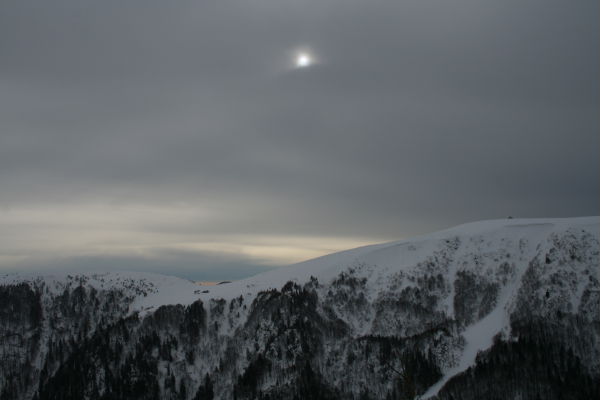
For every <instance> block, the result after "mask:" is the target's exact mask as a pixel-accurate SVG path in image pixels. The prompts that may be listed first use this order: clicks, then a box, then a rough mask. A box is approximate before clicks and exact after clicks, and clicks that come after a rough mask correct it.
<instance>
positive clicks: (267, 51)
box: [0, 0, 600, 240]
mask: <svg viewBox="0 0 600 400" xmlns="http://www.w3.org/2000/svg"><path fill="white" fill-rule="evenodd" d="M599 11H600V10H599V5H598V3H597V2H596V1H588V0H581V1H577V2H564V1H559V0H551V1H541V0H526V1H516V0H509V1H503V2H482V1H474V0H460V1H455V2H447V1H441V0H439V1H438V0H436V1H421V0H419V1H416V0H410V1H376V2H371V1H370V2H366V1H354V0H353V1H348V0H345V1H341V0H328V1H318V2H317V1H308V2H302V3H299V2H292V1H268V0H255V1H218V2H212V1H191V0H186V1H177V2H164V1H144V2H142V1H134V0H131V1H128V2H121V1H102V2H95V1H53V2H42V1H39V2H38V1H27V0H25V1H22V0H21V1H4V2H2V3H1V4H0V121H1V127H0V128H1V132H0V182H1V184H2V190H1V191H0V206H2V207H5V208H7V209H11V208H14V207H21V206H23V205H27V206H28V207H43V206H45V205H47V204H70V203H73V204H85V203H89V202H95V203H98V202H100V203H110V204H152V205H161V206H163V207H167V208H169V207H178V204H180V203H184V204H186V206H190V205H191V206H193V205H197V206H198V207H199V208H202V207H208V208H209V209H211V210H217V211H218V217H215V218H212V219H210V220H209V221H206V220H205V219H202V220H196V219H194V218H190V219H189V220H186V221H180V222H178V223H177V224H172V223H169V222H168V221H162V222H160V223H148V225H147V226H146V228H145V229H148V231H153V232H180V233H188V234H203V235H205V234H211V233H214V234H219V235H225V234H228V233H229V234H234V233H235V234H257V235H281V236H285V235H302V236H310V235H316V236H331V237H361V238H371V239H372V240H384V239H393V238H395V237H399V236H405V235H411V234H415V233H421V232H426V231H430V230H434V229H437V228H441V227H445V226H448V225H452V224H456V223H462V222H465V221H468V220H476V219H485V218H498V217H504V216H506V215H509V214H510V215H515V216H528V217H537V216H575V215H590V214H598V211H599V210H598V204H599V203H598V200H599V197H600V195H599V192H600V189H599V182H600V180H599V178H600V177H599V171H600V169H599V168H598V167H599V165H598V156H597V154H598V153H597V151H598V148H600V147H599V144H600V143H599V135H598V131H599V128H600V119H599V118H598V107H599V105H600V104H599V103H600V100H599V95H600V82H599V79H600V77H599V75H598V73H597V71H599V70H600V61H599V53H598V49H599V48H600V46H599V45H600V35H599V33H600V32H599V29H598V28H599V27H598V21H597V15H598V13H599ZM301 46H308V47H309V48H311V49H312V50H313V51H314V52H315V54H316V55H317V57H318V60H319V61H320V62H319V64H318V65H315V66H314V67H313V68H309V69H303V70H295V69H293V68H291V66H290V60H289V55H290V52H292V51H293V50H294V49H296V48H298V47H301ZM0 229H1V228H0Z"/></svg>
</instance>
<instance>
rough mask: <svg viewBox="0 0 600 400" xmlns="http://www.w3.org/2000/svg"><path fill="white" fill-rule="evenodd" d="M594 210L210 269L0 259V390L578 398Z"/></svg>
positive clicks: (589, 312)
mask: <svg viewBox="0 0 600 400" xmlns="http://www.w3.org/2000/svg"><path fill="white" fill-rule="evenodd" d="M599 231H600V218H598V217H588V218H572V219H543V220H542V219H532V220H525V219H509V220H498V221H483V222H477V223H472V224H467V225H462V226H458V227H456V228H452V229H448V230H445V231H441V232H437V233H434V234H431V235H427V236H423V237H419V238H415V239H410V240H404V241H399V242H393V243H385V244H380V245H374V246H367V247H362V248H358V249H353V250H348V251H345V252H341V253H337V254H332V255H329V256H325V257H321V258H317V259H314V260H310V261H307V262H304V263H300V264H296V265H292V266H289V267H285V268H280V269H277V270H273V271H270V272H267V273H264V274H261V275H257V276H255V277H252V278H249V279H245V280H241V281H237V282H232V283H227V284H223V285H215V286H210V287H208V286H207V287H200V286H198V285H196V284H194V283H192V282H188V281H186V280H182V279H179V278H174V277H167V276H161V275H156V274H142V273H98V274H77V275H64V276H31V275H29V276H28V275H25V274H9V275H4V276H0V399H32V398H36V399H40V400H41V399H212V398H214V399H230V398H235V399H258V398H261V399H262V398H264V399H288V398H289V399H294V398H307V399H308V398H311V399H312V398H315V399H318V398H321V399H338V398H339V399H385V398H390V399H413V398H416V397H418V396H420V398H437V399H509V398H510V399H514V398H519V399H537V398H538V397H539V398H544V399H584V398H585V399H589V398H598V396H599V395H600V284H599V276H598V272H599V269H600V267H599V251H600V246H599V235H600V232H599Z"/></svg>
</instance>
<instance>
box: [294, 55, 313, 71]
mask: <svg viewBox="0 0 600 400" xmlns="http://www.w3.org/2000/svg"><path fill="white" fill-rule="evenodd" d="M312 63H313V59H312V57H311V56H310V54H308V53H298V54H296V67H297V68H306V67H310V66H311V65H312Z"/></svg>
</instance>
